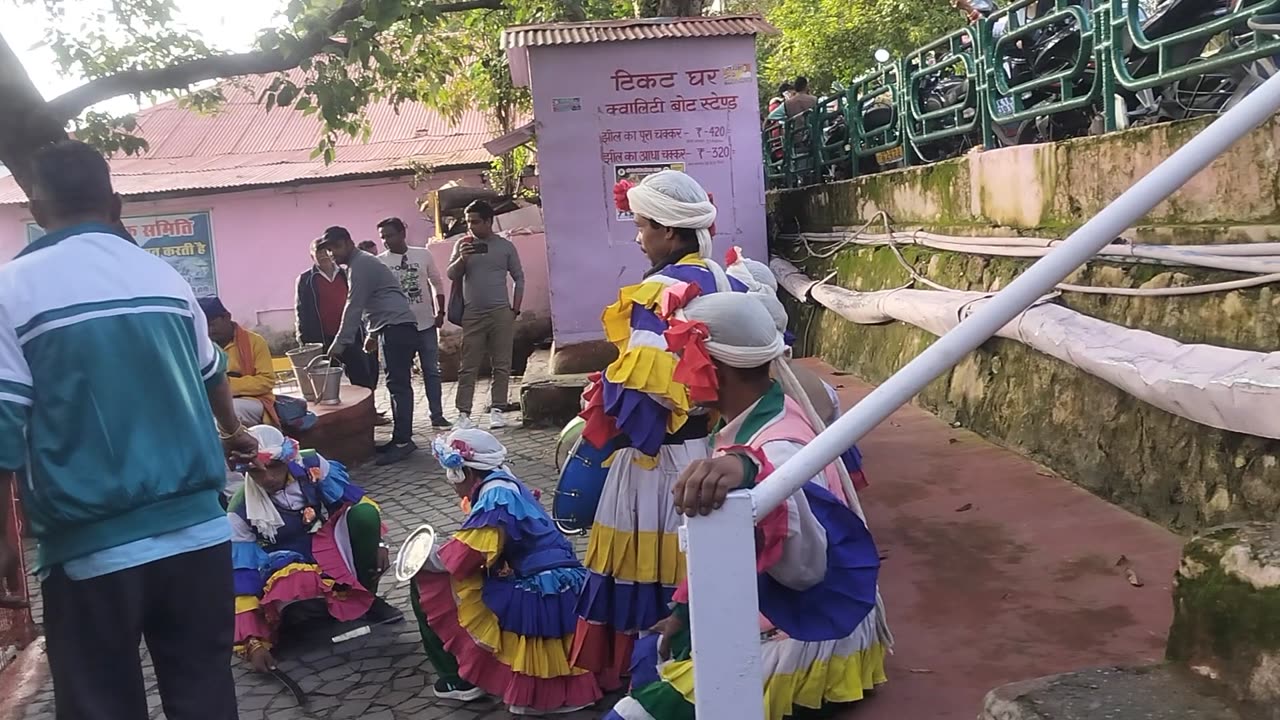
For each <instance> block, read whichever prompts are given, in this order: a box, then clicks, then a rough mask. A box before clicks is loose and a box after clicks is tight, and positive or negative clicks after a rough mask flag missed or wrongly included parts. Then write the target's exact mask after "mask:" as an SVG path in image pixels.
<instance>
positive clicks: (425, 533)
mask: <svg viewBox="0 0 1280 720" xmlns="http://www.w3.org/2000/svg"><path fill="white" fill-rule="evenodd" d="M435 544H436V531H435V528H433V527H431V526H430V525H421V526H419V527H418V529H417V530H414V531H413V532H412V533H410V534H409V537H407V538H405V541H404V543H403V544H401V545H400V550H399V551H398V552H397V553H396V562H395V574H396V580H398V581H399V582H408V581H409V580H411V579H412V578H413V576H414V575H417V574H418V571H419V570H421V569H422V566H423V565H426V564H427V559H428V558H430V557H431V550H432V548H434V547H435Z"/></svg>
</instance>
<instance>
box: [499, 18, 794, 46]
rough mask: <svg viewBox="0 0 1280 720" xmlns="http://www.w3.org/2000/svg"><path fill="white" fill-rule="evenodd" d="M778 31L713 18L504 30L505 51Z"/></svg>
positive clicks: (760, 23)
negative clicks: (523, 48) (543, 46)
mask: <svg viewBox="0 0 1280 720" xmlns="http://www.w3.org/2000/svg"><path fill="white" fill-rule="evenodd" d="M777 32H778V29H777V28H775V27H774V26H772V25H770V24H769V23H768V22H766V21H765V19H764V18H762V17H760V16H759V15H720V16H716V17H682V18H633V19H628V20H598V21H591V22H578V23H546V24H543V25H522V26H519V27H512V28H507V29H506V30H504V31H503V32H502V43H503V47H504V48H505V49H508V50H510V49H511V48H518V47H533V46H538V45H581V44H584V43H597V42H617V41H622V40H657V39H662V38H698V37H722V36H732V35H776V34H777Z"/></svg>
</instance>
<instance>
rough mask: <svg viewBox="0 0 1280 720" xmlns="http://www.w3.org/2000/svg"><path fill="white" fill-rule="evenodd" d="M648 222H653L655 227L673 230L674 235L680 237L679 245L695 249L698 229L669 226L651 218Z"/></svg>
mask: <svg viewBox="0 0 1280 720" xmlns="http://www.w3.org/2000/svg"><path fill="white" fill-rule="evenodd" d="M649 222H651V223H653V225H654V226H655V227H660V228H667V229H668V230H670V231H672V232H674V233H675V234H676V237H677V238H679V239H680V244H681V245H683V246H692V247H693V248H694V249H697V247H698V231H697V230H696V229H694V228H683V227H671V226H669V225H663V224H661V223H656V222H653V221H652V220H650V221H649Z"/></svg>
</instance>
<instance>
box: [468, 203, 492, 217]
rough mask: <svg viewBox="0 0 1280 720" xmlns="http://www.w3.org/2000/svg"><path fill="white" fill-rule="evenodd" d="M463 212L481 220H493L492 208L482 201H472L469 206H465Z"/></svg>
mask: <svg viewBox="0 0 1280 720" xmlns="http://www.w3.org/2000/svg"><path fill="white" fill-rule="evenodd" d="M465 212H467V213H474V214H476V215H479V216H480V219H481V220H492V219H493V208H492V207H490V206H489V203H487V202H485V201H483V200H472V201H471V204H470V205H468V206H467V209H466V210H465Z"/></svg>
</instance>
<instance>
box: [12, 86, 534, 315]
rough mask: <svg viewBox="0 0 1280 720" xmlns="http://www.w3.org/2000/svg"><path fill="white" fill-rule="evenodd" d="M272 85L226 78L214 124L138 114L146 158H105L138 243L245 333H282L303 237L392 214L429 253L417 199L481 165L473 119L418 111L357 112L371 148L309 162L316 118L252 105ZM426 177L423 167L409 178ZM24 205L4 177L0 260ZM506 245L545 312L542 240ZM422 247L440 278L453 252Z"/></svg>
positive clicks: (23, 221)
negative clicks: (215, 301)
mask: <svg viewBox="0 0 1280 720" xmlns="http://www.w3.org/2000/svg"><path fill="white" fill-rule="evenodd" d="M270 79H271V78H270V77H266V76H262V77H251V78H247V79H243V81H242V82H243V84H232V83H227V84H226V85H224V88H223V89H224V94H225V95H226V103H224V105H223V106H222V108H221V109H220V110H219V111H218V112H216V113H214V114H212V115H201V114H198V113H195V112H193V111H190V110H186V109H183V108H181V107H179V106H178V104H177V103H176V102H168V103H163V104H161V105H157V106H155V107H152V108H148V109H146V110H143V111H142V112H141V113H139V115H138V134H139V135H140V136H141V137H143V138H144V139H146V140H147V143H148V145H149V149H148V150H147V152H146V153H145V154H144V155H142V156H139V157H116V158H113V159H112V161H111V169H112V174H113V177H114V182H115V186H116V190H117V191H119V192H120V193H121V194H122V195H123V196H124V197H125V216H126V221H125V223H126V225H128V226H130V227H131V228H132V229H133V234H134V236H135V238H137V240H138V242H139V243H140V244H141V245H142V246H143V247H144V248H146V249H148V250H150V251H152V252H154V253H156V254H157V255H160V256H161V257H164V258H165V259H166V260H169V261H170V262H171V263H172V264H173V265H174V267H175V268H177V269H178V271H179V272H181V273H182V274H183V275H184V276H185V277H186V278H187V279H188V281H189V282H191V284H192V286H193V288H195V289H196V293H197V294H198V295H202V294H213V293H217V294H218V295H220V296H221V297H222V299H223V300H224V302H225V303H226V305H227V307H228V309H230V310H231V312H232V313H233V315H234V316H235V317H236V319H237V320H238V321H240V322H241V323H243V324H245V325H246V326H250V327H254V326H257V327H261V328H267V329H270V330H271V331H272V332H273V333H291V332H292V330H293V305H294V290H295V287H296V282H295V280H296V278H297V276H298V273H300V272H302V271H303V270H304V269H306V268H307V267H309V266H310V263H311V261H310V259H309V253H310V243H311V240H312V238H314V237H316V236H317V235H319V234H320V233H321V232H322V231H323V230H324V229H325V228H326V227H328V226H330V225H342V226H344V227H346V228H348V229H349V230H351V233H352V235H353V236H354V237H355V238H356V239H357V241H359V240H366V239H367V240H377V239H378V233H377V229H376V224H377V222H378V221H379V220H381V219H383V218H386V217H390V216H396V217H399V218H401V219H402V220H404V221H405V223H406V224H407V225H408V230H409V238H410V243H411V244H416V245H428V240H429V239H431V238H434V236H435V234H436V230H435V227H434V226H433V224H432V223H431V221H430V220H429V219H427V218H426V217H425V215H424V213H423V212H421V211H420V210H419V205H420V200H421V199H422V197H423V196H424V195H425V194H426V193H427V192H428V191H430V190H433V189H436V188H438V187H440V186H441V185H443V184H445V183H447V182H450V181H456V182H457V183H459V184H463V185H476V186H478V185H481V184H482V182H483V179H482V175H481V173H482V172H483V171H484V170H485V169H486V168H487V167H488V164H489V161H490V160H491V157H492V156H491V155H490V154H489V153H488V151H486V150H485V149H484V147H483V145H484V143H485V141H486V140H488V139H489V137H490V132H489V128H488V125H487V123H486V118H485V116H484V115H482V114H481V113H478V112H469V113H467V114H465V115H464V116H463V117H462V118H461V119H459V120H458V122H457V123H456V124H455V123H451V122H449V121H448V120H446V119H444V118H442V117H440V116H439V115H436V114H435V113H434V112H432V111H430V110H428V109H426V108H425V107H422V106H420V105H412V104H405V105H403V106H401V107H400V109H399V112H397V111H396V110H395V109H393V108H392V107H391V105H390V104H389V103H377V104H374V105H372V106H370V107H369V108H367V110H366V116H367V118H368V120H369V122H370V125H371V127H372V135H371V136H370V138H369V141H368V142H366V143H362V142H359V141H355V140H350V139H346V140H343V141H342V142H341V143H340V146H339V148H338V151H337V157H336V159H335V161H334V162H333V163H331V164H329V165H325V164H324V163H323V161H321V160H319V159H313V158H312V157H311V152H312V150H313V149H314V148H315V146H316V142H317V141H318V139H319V138H320V122H319V120H318V119H317V118H316V117H315V116H313V115H304V114H302V113H299V112H294V111H291V110H282V109H275V110H272V111H271V112H267V111H265V110H264V109H263V108H262V106H261V105H259V104H258V103H257V101H256V99H257V98H258V96H259V95H260V94H261V92H262V90H263V88H264V87H265V86H266V85H267V84H268V83H269V82H270ZM423 168H430V171H429V172H427V171H425V170H423V174H418V170H419V169H423ZM25 202H26V197H25V196H24V194H23V193H22V191H21V189H19V188H18V186H17V184H16V183H15V182H14V180H13V178H11V177H5V178H0V258H2V259H3V260H0V261H7V260H8V259H9V258H11V257H13V256H14V255H15V254H16V253H17V252H18V251H19V250H21V249H22V248H23V247H24V246H25V245H26V243H27V242H29V241H30V240H31V239H34V237H35V236H38V235H39V233H40V230H39V228H38V227H36V226H35V224H34V223H33V222H32V219H31V214H30V212H29V211H28V209H27V208H26V206H25ZM512 239H513V241H515V242H516V244H517V247H518V248H519V249H520V254H521V259H522V260H523V263H524V267H525V273H526V276H527V280H526V302H525V307H526V308H527V309H528V310H529V311H531V312H532V313H541V314H542V315H543V316H544V317H545V316H546V315H547V314H548V313H549V301H548V299H547V297H548V295H547V282H546V247H545V243H544V242H543V239H542V235H541V234H535V235H516V236H513V238H512ZM379 245H381V243H379ZM428 247H430V249H431V250H432V252H433V255H434V256H435V258H436V261H437V263H438V264H439V265H440V268H441V271H442V272H443V268H444V264H445V262H446V260H447V258H448V254H449V249H450V247H451V243H447V242H436V243H431V244H429V245H428ZM445 292H446V293H447V292H448V291H447V289H446V290H445Z"/></svg>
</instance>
